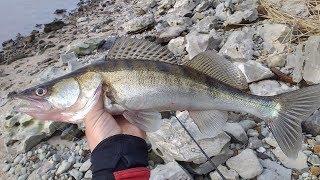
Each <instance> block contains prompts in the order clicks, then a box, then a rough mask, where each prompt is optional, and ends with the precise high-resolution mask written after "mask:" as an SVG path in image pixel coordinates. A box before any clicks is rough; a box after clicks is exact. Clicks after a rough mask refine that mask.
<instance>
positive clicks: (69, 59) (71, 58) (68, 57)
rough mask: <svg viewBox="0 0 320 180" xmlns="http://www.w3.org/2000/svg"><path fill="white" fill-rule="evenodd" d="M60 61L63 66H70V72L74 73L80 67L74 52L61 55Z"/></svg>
mask: <svg viewBox="0 0 320 180" xmlns="http://www.w3.org/2000/svg"><path fill="white" fill-rule="evenodd" d="M60 60H61V61H62V63H63V64H68V66H70V69H69V71H74V70H75V69H78V68H79V67H80V62H79V59H78V58H77V56H76V54H75V53H74V52H71V53H67V54H61V55H60ZM77 65H78V66H77Z"/></svg>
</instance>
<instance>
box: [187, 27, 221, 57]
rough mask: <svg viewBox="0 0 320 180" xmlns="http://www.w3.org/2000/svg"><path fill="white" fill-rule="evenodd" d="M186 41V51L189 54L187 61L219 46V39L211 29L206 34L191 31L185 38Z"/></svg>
mask: <svg viewBox="0 0 320 180" xmlns="http://www.w3.org/2000/svg"><path fill="white" fill-rule="evenodd" d="M186 41H187V44H186V50H187V52H188V53H189V59H192V58H193V57H194V56H196V55H197V54H199V53H201V52H204V51H205V50H207V49H215V47H217V45H218V44H220V42H221V38H220V37H218V36H217V33H216V31H215V30H214V29H213V30H211V31H210V33H208V34H203V33H199V32H196V31H192V32H190V33H189V34H188V35H187V36H186Z"/></svg>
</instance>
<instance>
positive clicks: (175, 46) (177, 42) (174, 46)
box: [168, 37, 186, 56]
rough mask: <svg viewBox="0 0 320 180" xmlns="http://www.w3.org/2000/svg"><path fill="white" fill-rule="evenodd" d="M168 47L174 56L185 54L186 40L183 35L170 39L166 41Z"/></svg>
mask: <svg viewBox="0 0 320 180" xmlns="http://www.w3.org/2000/svg"><path fill="white" fill-rule="evenodd" d="M168 49H169V50H170V51H171V52H172V53H173V54H174V55H176V56H182V55H184V54H186V42H185V38H184V37H177V38H175V39H171V40H170V42H169V43H168Z"/></svg>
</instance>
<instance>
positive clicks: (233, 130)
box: [224, 123, 248, 143]
mask: <svg viewBox="0 0 320 180" xmlns="http://www.w3.org/2000/svg"><path fill="white" fill-rule="evenodd" d="M224 131H225V132H227V133H228V134H230V135H231V136H232V137H234V138H235V139H236V140H238V141H240V142H242V143H247V142H248V136H247V134H246V132H245V131H244V129H243V128H242V126H241V125H240V124H239V123H227V124H226V125H225V127H224Z"/></svg>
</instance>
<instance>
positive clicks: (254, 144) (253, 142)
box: [248, 137, 263, 149]
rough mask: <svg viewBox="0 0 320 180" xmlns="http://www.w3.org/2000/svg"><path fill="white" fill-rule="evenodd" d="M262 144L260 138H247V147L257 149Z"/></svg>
mask: <svg viewBox="0 0 320 180" xmlns="http://www.w3.org/2000/svg"><path fill="white" fill-rule="evenodd" d="M262 146H263V142H262V141H261V140H260V139H258V138H257V137H250V138H249V143H248V148H250V149H258V148H260V147H262Z"/></svg>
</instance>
